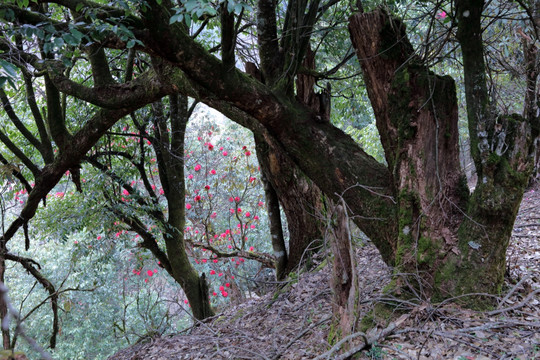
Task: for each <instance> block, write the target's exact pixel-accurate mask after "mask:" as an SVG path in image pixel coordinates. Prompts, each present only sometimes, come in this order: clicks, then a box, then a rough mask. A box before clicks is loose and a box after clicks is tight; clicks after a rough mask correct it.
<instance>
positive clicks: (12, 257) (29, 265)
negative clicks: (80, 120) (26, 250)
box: [4, 253, 59, 349]
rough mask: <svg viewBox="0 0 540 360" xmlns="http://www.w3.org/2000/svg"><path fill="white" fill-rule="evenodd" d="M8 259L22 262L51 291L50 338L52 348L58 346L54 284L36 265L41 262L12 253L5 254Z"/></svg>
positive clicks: (56, 304)
mask: <svg viewBox="0 0 540 360" xmlns="http://www.w3.org/2000/svg"><path fill="white" fill-rule="evenodd" d="M4 257H5V259H6V260H11V261H15V262H18V263H19V264H21V265H22V266H23V267H24V268H25V269H26V271H28V272H29V273H30V274H31V275H32V276H33V277H34V278H35V279H36V280H37V281H38V282H39V283H40V284H41V285H42V286H43V287H44V288H45V290H47V291H48V292H49V295H50V297H51V307H52V311H53V331H52V335H51V339H50V346H51V349H54V348H55V347H56V335H58V331H59V326H58V293H57V292H56V290H55V288H54V285H53V284H52V283H51V282H50V281H49V280H48V279H47V278H45V277H44V276H43V275H41V273H40V272H39V271H38V270H37V269H36V268H35V267H34V265H37V266H38V267H39V268H40V266H39V264H38V263H37V262H35V261H34V260H32V259H29V258H24V257H21V256H17V255H13V254H10V253H6V254H4Z"/></svg>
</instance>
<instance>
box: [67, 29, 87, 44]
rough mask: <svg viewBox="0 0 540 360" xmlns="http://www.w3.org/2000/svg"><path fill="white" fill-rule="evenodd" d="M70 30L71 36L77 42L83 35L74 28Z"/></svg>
mask: <svg viewBox="0 0 540 360" xmlns="http://www.w3.org/2000/svg"><path fill="white" fill-rule="evenodd" d="M70 31H71V35H73V37H74V38H75V39H77V40H78V41H79V42H80V41H81V40H82V38H83V37H84V34H83V33H82V32H80V31H79V30H77V29H75V28H73V29H71V30H70Z"/></svg>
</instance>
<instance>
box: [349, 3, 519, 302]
mask: <svg viewBox="0 0 540 360" xmlns="http://www.w3.org/2000/svg"><path fill="white" fill-rule="evenodd" d="M349 28H350V31H351V38H352V40H353V44H354V46H355V48H356V50H357V54H358V58H359V59H361V66H362V70H363V74H364V79H365V82H366V85H367V90H368V94H369V96H370V100H371V103H372V105H373V109H374V112H375V116H376V123H377V127H378V129H379V133H380V134H381V140H382V144H383V147H384V150H385V154H386V159H387V161H388V164H389V168H390V170H391V171H392V174H393V182H394V186H395V188H396V189H397V190H396V191H397V193H398V196H397V202H396V206H397V208H398V218H399V225H398V232H397V233H396V240H397V245H396V252H395V265H396V267H395V272H396V274H410V275H407V276H405V277H404V276H402V275H401V276H400V277H397V279H396V281H395V282H394V291H396V292H397V293H401V294H403V293H404V290H406V289H404V288H405V287H409V288H410V290H411V291H410V292H405V293H408V294H412V293H414V294H416V295H421V296H425V297H426V298H432V299H437V300H441V299H444V298H448V297H452V296H456V295H461V294H465V293H472V292H485V293H492V294H493V293H497V292H498V291H500V288H501V285H502V282H503V274H504V269H505V256H506V248H507V245H508V241H509V239H510V235H511V230H512V226H513V223H514V220H515V217H516V214H517V209H518V207H519V203H520V201H521V196H522V194H523V190H524V186H525V185H526V183H527V179H528V175H529V173H530V171H529V163H528V160H527V156H526V155H524V154H527V153H528V149H527V148H528V146H529V144H530V142H529V141H530V140H529V139H530V133H529V130H528V126H527V124H526V123H525V122H524V121H522V119H521V118H520V117H519V116H507V117H501V118H499V119H497V121H493V120H490V121H487V123H483V124H482V126H491V127H490V129H491V130H490V132H487V133H486V132H485V131H484V130H483V129H484V128H482V130H481V131H475V132H474V133H472V135H471V136H476V140H478V138H479V136H484V135H485V134H487V135H485V136H486V137H488V136H491V143H490V144H488V145H489V146H488V147H487V148H486V147H479V148H481V149H482V150H484V153H483V154H482V155H480V154H479V152H478V151H476V153H473V156H476V161H475V163H476V164H477V167H478V166H480V167H481V171H480V172H479V174H481V176H482V178H481V179H479V185H478V186H477V188H476V190H475V192H474V193H473V194H472V196H470V195H469V190H468V187H467V185H466V182H465V177H464V175H463V174H462V172H461V171H460V163H459V147H458V128H457V123H458V117H457V99H456V93H455V84H454V81H453V79H451V78H450V77H441V76H437V75H435V74H433V73H432V72H431V71H430V70H429V69H428V68H427V67H426V66H424V65H423V64H422V62H421V61H420V59H418V58H417V57H415V55H414V53H413V49H412V46H411V45H410V43H409V42H408V40H407V36H406V32H405V26H404V25H403V23H402V22H401V21H400V20H398V19H395V18H392V17H390V16H389V15H388V14H386V13H385V12H383V11H375V12H372V13H368V14H357V15H355V16H353V17H352V18H351V19H350V27H349ZM474 39H476V40H477V39H478V35H477V34H476V35H475V37H474ZM471 51H472V50H471ZM472 71H474V72H475V73H476V75H474V76H472V77H471V75H469V77H468V79H469V82H471V81H472V82H474V81H473V80H471V78H474V79H481V78H482V74H480V70H479V68H478V66H475V67H474V69H472ZM478 89H480V90H481V87H480V88H476V90H475V91H478ZM474 97H475V95H474V94H469V98H474ZM469 98H468V99H469ZM482 99H484V98H482V97H480V102H478V103H476V104H475V109H476V110H475V111H476V112H478V111H481V112H482V113H483V114H486V116H487V114H488V112H487V110H486V109H487V105H486V104H485V103H482ZM472 121H473V122H474V123H475V124H478V123H479V119H477V118H476V119H472ZM486 124H487V125H486ZM489 124H492V125H489ZM481 141H485V139H484V140H481ZM472 143H473V144H476V145H475V146H477V149H478V141H476V143H474V142H472ZM502 143H504V148H503V146H502V145H501V144H502ZM486 149H487V150H489V149H491V151H489V152H488V153H486V152H485V150H486ZM405 278H406V279H405Z"/></svg>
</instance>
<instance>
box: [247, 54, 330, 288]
mask: <svg viewBox="0 0 540 360" xmlns="http://www.w3.org/2000/svg"><path fill="white" fill-rule="evenodd" d="M307 61H310V65H311V68H313V65H314V54H312V53H310V54H309V55H308V56H307ZM246 71H247V72H249V74H250V75H251V76H253V77H255V78H258V79H259V80H263V79H262V77H261V75H260V72H259V71H258V69H257V67H256V66H255V65H254V64H252V63H248V64H246ZM309 78H312V77H309ZM303 83H304V86H301V85H300V83H299V82H298V83H297V89H298V92H299V94H302V95H300V97H301V98H302V99H307V100H306V101H309V98H310V96H311V97H312V98H317V99H318V95H319V94H315V95H313V94H314V91H313V85H314V83H315V82H314V80H313V81H311V82H308V81H303ZM301 89H302V90H301ZM304 94H305V95H304ZM317 104H319V103H318V102H317ZM318 108H322V107H321V106H318ZM327 109H328V114H327V115H328V116H326V119H327V121H329V111H330V108H329V107H327ZM252 131H253V133H254V138H255V144H256V146H257V158H258V160H259V164H260V166H261V169H262V171H263V173H264V176H265V178H266V180H267V181H268V182H269V185H270V186H271V188H272V189H273V190H274V191H275V193H276V195H277V197H278V199H279V204H281V206H282V208H283V211H284V213H285V216H286V217H287V225H288V229H289V253H288V255H287V254H285V256H286V257H285V258H283V257H282V256H280V255H281V249H280V247H281V245H280V242H281V241H280V240H279V236H280V235H279V233H278V229H277V227H278V226H281V221H280V220H279V225H278V224H277V222H278V218H279V216H280V215H279V204H277V207H274V208H273V209H272V210H271V209H270V208H268V211H269V213H271V214H272V216H273V217H276V219H275V220H274V223H275V224H271V227H275V229H274V230H273V231H272V243H273V245H274V251H275V253H276V258H277V264H276V265H277V266H276V278H277V279H282V278H283V276H284V275H286V274H287V273H289V272H290V271H293V270H294V269H295V268H297V267H298V266H299V265H300V264H301V263H302V262H303V261H306V260H309V258H310V255H311V253H312V252H313V251H316V249H318V248H319V247H320V245H321V244H322V238H323V234H324V224H323V222H322V221H321V220H322V219H321V216H322V209H323V207H324V204H323V199H324V195H323V193H322V191H321V190H320V189H319V187H318V186H317V185H315V184H314V183H313V181H311V180H310V179H309V178H308V177H307V176H305V175H304V174H303V173H302V171H301V170H300V169H299V168H298V166H297V165H296V164H295V163H294V162H293V161H292V160H291V159H290V157H289V156H288V155H287V154H286V153H285V151H284V150H283V148H282V146H281V145H280V144H279V143H278V142H277V141H276V140H275V139H274V138H273V137H272V136H271V135H270V134H268V133H265V134H264V135H263V134H261V133H259V132H257V130H256V128H252ZM268 195H271V194H268V191H267V199H268ZM267 203H268V205H269V206H270V205H271V204H270V202H269V201H268V200H267ZM271 223H272V217H271ZM274 236H277V237H276V238H274ZM281 236H282V235H281ZM274 242H275V244H274ZM278 275H279V276H278Z"/></svg>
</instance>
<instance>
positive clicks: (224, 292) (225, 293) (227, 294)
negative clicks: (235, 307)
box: [221, 291, 229, 297]
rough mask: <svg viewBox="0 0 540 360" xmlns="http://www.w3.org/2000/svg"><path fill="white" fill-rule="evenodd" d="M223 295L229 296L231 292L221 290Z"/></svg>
mask: <svg viewBox="0 0 540 360" xmlns="http://www.w3.org/2000/svg"><path fill="white" fill-rule="evenodd" d="M221 295H223V297H227V296H229V293H228V292H226V291H222V292H221Z"/></svg>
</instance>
